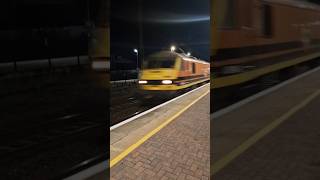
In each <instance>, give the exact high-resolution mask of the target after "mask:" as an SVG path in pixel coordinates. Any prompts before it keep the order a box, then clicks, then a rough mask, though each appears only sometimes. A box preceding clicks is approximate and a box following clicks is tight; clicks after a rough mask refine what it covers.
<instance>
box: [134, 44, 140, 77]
mask: <svg viewBox="0 0 320 180" xmlns="http://www.w3.org/2000/svg"><path fill="white" fill-rule="evenodd" d="M133 52H134V53H135V54H136V56H137V60H136V71H137V76H138V75H139V51H138V49H133Z"/></svg>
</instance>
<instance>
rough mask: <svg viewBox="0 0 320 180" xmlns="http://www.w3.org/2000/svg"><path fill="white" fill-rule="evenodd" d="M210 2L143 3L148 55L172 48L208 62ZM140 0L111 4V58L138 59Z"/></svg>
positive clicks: (168, 0) (158, 0) (157, 0)
mask: <svg viewBox="0 0 320 180" xmlns="http://www.w3.org/2000/svg"><path fill="white" fill-rule="evenodd" d="M209 3H210V1H209V0H201V1H199V0H174V1H173V0H152V1H151V0H143V11H141V12H142V14H143V45H144V49H145V54H148V53H152V52H155V51H159V50H161V49H169V48H170V45H171V44H175V45H177V46H179V47H182V48H183V49H184V50H185V51H190V52H192V54H193V55H194V56H196V57H199V58H202V59H204V60H208V59H209V45H210V43H209V39H210V38H209V37H210V29H209V28H210V25H209V24H210V22H209V21H210V18H209V17H210V14H209ZM138 12H139V8H138V0H114V1H111V17H112V19H111V24H110V27H111V55H121V56H124V57H126V58H129V59H133V61H134V58H135V54H134V53H133V52H132V49H133V48H136V47H138V46H139V20H138V17H139V16H138V15H139V13H138Z"/></svg>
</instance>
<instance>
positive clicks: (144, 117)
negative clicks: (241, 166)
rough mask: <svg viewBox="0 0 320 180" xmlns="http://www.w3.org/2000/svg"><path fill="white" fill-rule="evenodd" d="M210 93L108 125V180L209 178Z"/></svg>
mask: <svg viewBox="0 0 320 180" xmlns="http://www.w3.org/2000/svg"><path fill="white" fill-rule="evenodd" d="M209 88H210V85H209V84H207V85H204V86H202V87H200V88H197V89H196V90H193V91H191V92H189V93H186V94H185V95H182V96H180V97H178V98H175V99H173V100H171V101H169V102H167V103H165V104H162V105H160V106H159V107H156V109H151V110H150V111H149V112H146V113H145V114H141V115H139V116H138V117H135V118H134V119H128V120H126V121H125V122H124V123H123V124H118V125H116V126H112V127H111V133H110V137H111V141H110V142H111V144H110V167H111V168H110V177H111V179H112V180H118V179H119V180H120V179H121V180H124V179H135V180H136V179H148V180H149V179H209V176H210V168H209V165H210V162H209V159H210V158H209V157H210V150H209V147H210V145H209V143H210V139H209V138H210V137H209V134H210V125H209V124H210V117H209V110H210V108H209V107H210V106H209V101H210V97H209Z"/></svg>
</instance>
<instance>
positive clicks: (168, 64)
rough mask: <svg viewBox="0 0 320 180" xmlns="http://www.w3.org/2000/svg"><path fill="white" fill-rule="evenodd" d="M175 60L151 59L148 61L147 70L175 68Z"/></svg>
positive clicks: (166, 58)
mask: <svg viewBox="0 0 320 180" xmlns="http://www.w3.org/2000/svg"><path fill="white" fill-rule="evenodd" d="M174 65H175V59H172V58H168V57H149V58H148V59H147V60H146V63H145V67H144V68H146V69H156V68H174Z"/></svg>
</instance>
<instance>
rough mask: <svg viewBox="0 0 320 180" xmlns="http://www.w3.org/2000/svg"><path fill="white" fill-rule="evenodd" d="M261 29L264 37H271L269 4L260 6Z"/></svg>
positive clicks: (270, 10)
mask: <svg viewBox="0 0 320 180" xmlns="http://www.w3.org/2000/svg"><path fill="white" fill-rule="evenodd" d="M261 13H262V19H261V20H262V21H261V23H262V27H261V31H262V32H261V33H262V36H264V37H271V36H272V17H271V16H272V9H271V6H270V5H269V4H264V5H263V6H262V11H261Z"/></svg>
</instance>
